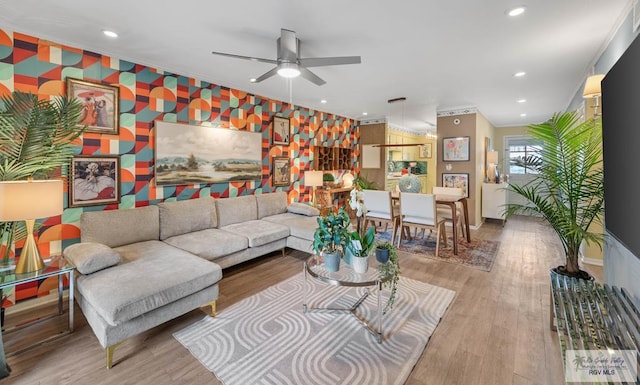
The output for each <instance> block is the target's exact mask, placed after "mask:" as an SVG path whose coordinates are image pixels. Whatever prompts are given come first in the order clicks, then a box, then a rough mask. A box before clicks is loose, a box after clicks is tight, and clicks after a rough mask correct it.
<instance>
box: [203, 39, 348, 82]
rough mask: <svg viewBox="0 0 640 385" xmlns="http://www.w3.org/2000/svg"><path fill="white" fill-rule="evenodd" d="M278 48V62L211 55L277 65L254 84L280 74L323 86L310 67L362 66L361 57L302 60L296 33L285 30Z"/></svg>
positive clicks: (238, 56) (226, 54) (320, 79)
mask: <svg viewBox="0 0 640 385" xmlns="http://www.w3.org/2000/svg"><path fill="white" fill-rule="evenodd" d="M277 46H278V48H277V50H278V58H277V59H276V60H273V59H264V58H258V57H251V56H242V55H235V54H230V53H224V52H215V51H214V52H211V53H212V54H214V55H220V56H226V57H232V58H235V59H244V60H251V61H257V62H262V63H270V64H275V65H276V67H275V68H272V69H271V70H269V71H267V72H265V73H264V74H262V75H260V76H258V77H257V78H255V80H252V83H260V82H261V81H263V80H265V79H268V78H270V77H272V76H274V75H276V74H278V75H280V76H282V77H283V78H295V77H297V76H302V77H303V78H305V79H307V80H308V81H310V82H312V83H313V84H315V85H318V86H321V85H323V84H325V83H326V82H325V81H324V80H323V79H322V78H320V77H319V76H318V75H316V74H314V73H313V72H311V71H309V70H308V69H307V68H308V67H322V66H332V65H343V64H360V56H342V57H316V58H301V57H299V54H300V40H299V39H298V38H297V37H296V33H295V32H294V31H290V30H288V29H284V28H282V29H281V30H280V37H279V38H278V42H277ZM252 79H253V78H252Z"/></svg>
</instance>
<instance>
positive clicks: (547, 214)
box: [505, 112, 604, 278]
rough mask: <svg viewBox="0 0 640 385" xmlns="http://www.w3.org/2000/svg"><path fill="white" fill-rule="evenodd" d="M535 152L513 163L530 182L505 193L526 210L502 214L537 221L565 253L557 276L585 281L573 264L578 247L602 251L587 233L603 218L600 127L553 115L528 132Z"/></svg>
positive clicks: (572, 115) (513, 207)
mask: <svg viewBox="0 0 640 385" xmlns="http://www.w3.org/2000/svg"><path fill="white" fill-rule="evenodd" d="M528 129H529V135H530V136H531V137H532V138H533V139H535V140H537V141H538V142H539V145H540V151H539V153H537V154H533V155H531V156H527V157H526V158H525V159H522V160H519V161H518V162H515V163H516V164H518V165H520V166H524V167H526V168H527V169H530V170H531V171H532V176H533V180H532V181H530V182H529V183H527V184H524V185H521V186H518V185H515V184H510V185H509V190H510V191H512V192H514V193H516V194H518V195H520V196H522V197H524V198H525V199H526V200H527V203H525V204H515V203H512V204H508V205H507V209H506V211H505V214H506V215H507V217H508V216H510V215H513V214H516V213H525V214H534V215H540V216H542V217H543V218H544V219H545V220H546V221H547V222H548V223H549V224H550V225H551V227H552V228H553V230H554V231H555V232H556V234H557V235H558V237H559V238H560V241H561V242H562V247H563V248H564V253H565V265H564V266H558V267H557V268H555V269H554V270H555V271H556V272H557V273H560V274H565V275H570V276H576V277H581V278H589V277H590V276H589V274H588V273H587V272H585V271H582V270H580V267H579V264H578V261H579V253H580V245H581V244H582V242H583V241H586V242H594V243H595V244H597V245H598V246H600V247H602V241H603V236H602V234H600V233H594V232H591V231H589V227H590V226H591V224H592V223H593V222H600V221H601V218H602V215H603V214H604V206H603V203H604V173H603V169H602V127H601V121H600V120H599V119H590V120H587V121H585V122H583V123H579V117H578V114H577V113H576V112H566V113H561V114H554V115H553V117H552V118H551V119H550V120H549V121H547V122H545V123H541V124H534V125H530V126H529V127H528Z"/></svg>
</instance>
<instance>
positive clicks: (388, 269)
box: [376, 242, 400, 314]
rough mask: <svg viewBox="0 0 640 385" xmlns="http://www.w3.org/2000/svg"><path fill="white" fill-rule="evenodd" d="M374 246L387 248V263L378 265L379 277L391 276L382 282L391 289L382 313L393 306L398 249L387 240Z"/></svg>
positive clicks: (397, 278) (396, 287)
mask: <svg viewBox="0 0 640 385" xmlns="http://www.w3.org/2000/svg"><path fill="white" fill-rule="evenodd" d="M376 248H379V249H386V250H389V261H388V262H387V263H381V264H379V265H378V273H379V274H380V276H381V277H385V276H391V278H390V279H389V280H388V281H387V282H385V283H384V287H388V288H389V289H390V291H391V293H390V294H389V299H388V300H387V304H386V305H385V307H384V310H383V311H382V312H383V314H387V312H388V311H389V310H391V309H392V308H393V304H394V303H395V301H396V294H397V293H398V281H400V261H399V260H398V252H397V251H398V250H397V249H396V247H395V246H393V245H392V244H391V243H389V242H378V243H377V244H376Z"/></svg>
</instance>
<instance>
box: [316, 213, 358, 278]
mask: <svg viewBox="0 0 640 385" xmlns="http://www.w3.org/2000/svg"><path fill="white" fill-rule="evenodd" d="M350 224H351V220H350V219H349V215H347V213H346V212H345V211H344V209H343V208H342V207H340V209H339V210H338V213H337V214H336V213H334V212H333V211H329V214H328V215H327V216H324V217H318V228H317V229H316V230H315V232H314V233H313V244H312V246H313V250H314V251H315V252H316V254H321V255H322V256H323V258H324V265H325V269H326V270H327V271H329V272H336V271H338V269H339V268H340V257H341V254H342V251H343V250H344V249H345V247H346V245H347V242H349V240H350V235H349V230H348V228H349V225H350Z"/></svg>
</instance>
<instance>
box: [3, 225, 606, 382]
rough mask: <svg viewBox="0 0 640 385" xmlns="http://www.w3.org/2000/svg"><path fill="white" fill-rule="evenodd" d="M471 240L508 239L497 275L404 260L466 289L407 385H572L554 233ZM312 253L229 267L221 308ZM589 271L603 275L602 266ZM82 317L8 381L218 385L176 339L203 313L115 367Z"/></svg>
mask: <svg viewBox="0 0 640 385" xmlns="http://www.w3.org/2000/svg"><path fill="white" fill-rule="evenodd" d="M472 236H473V237H478V238H484V239H497V240H500V241H501V242H502V243H501V246H500V249H499V255H498V256H497V259H496V262H495V265H494V267H493V270H492V271H491V272H489V273H487V272H483V271H479V270H476V269H472V268H468V267H463V266H460V265H455V264H450V263H446V262H438V261H433V260H430V259H427V258H424V257H420V256H418V255H410V254H403V255H402V259H401V266H402V275H403V276H406V277H410V278H413V279H417V280H421V281H424V282H428V283H431V284H434V285H438V286H442V287H446V288H449V289H452V290H455V291H456V292H457V294H456V298H455V299H454V302H453V304H452V305H451V306H450V308H449V309H448V311H447V313H446V314H445V316H444V318H443V319H442V321H441V322H440V324H439V325H438V327H437V329H436V330H435V332H434V334H433V336H432V338H431V340H430V341H429V343H428V345H427V348H426V349H425V351H424V352H423V354H422V357H421V358H420V360H419V361H418V363H417V364H416V366H415V368H414V369H413V372H412V373H411V376H410V377H409V379H408V381H407V382H406V384H407V385H427V384H429V385H439V384H447V385H453V384H465V385H472V384H491V385H497V384H514V385H515V384H517V385H525V384H563V383H564V377H563V369H562V363H561V361H560V350H559V347H558V340H557V336H556V335H555V333H553V332H551V331H550V329H549V274H548V272H549V268H550V267H554V266H556V265H558V264H560V263H562V258H560V255H561V247H560V243H559V241H558V240H557V239H556V236H555V234H554V233H553V232H552V231H551V230H550V228H549V227H547V226H546V225H544V224H542V223H540V222H539V221H537V220H535V219H531V218H526V217H514V218H512V219H510V220H509V221H507V223H506V225H505V226H504V227H502V226H501V224H500V223H495V222H494V223H485V224H484V225H483V226H482V227H481V228H480V229H479V230H477V231H474V232H472ZM305 256H306V254H305V253H301V252H297V251H294V250H287V255H286V256H285V257H284V258H282V257H280V254H279V253H274V254H272V255H269V256H266V257H263V258H260V259H258V260H256V261H251V262H249V263H245V264H242V265H240V266H236V267H233V268H230V269H228V270H225V271H224V278H223V280H222V282H221V284H220V298H219V301H218V311H219V312H224V311H225V309H226V308H227V307H229V306H230V305H232V304H233V303H235V302H238V301H240V300H242V299H243V298H246V297H248V296H250V295H252V294H254V293H257V292H259V291H261V290H263V289H265V288H267V287H268V286H270V285H273V284H275V283H277V282H279V281H282V280H284V279H286V278H288V277H290V276H292V275H294V274H296V273H298V272H300V271H301V269H302V262H301V261H302V260H303V259H304V257H305ZM590 271H591V272H592V274H594V275H596V276H600V277H601V275H602V273H601V269H598V268H596V269H593V270H590ZM140 279H144V277H140ZM76 311H77V313H76V314H77V317H76V325H75V327H76V331H75V332H74V333H73V334H71V335H69V336H66V337H62V338H61V339H58V340H57V341H54V342H51V343H48V344H45V345H42V346H40V347H38V348H35V349H32V350H29V351H27V352H24V353H22V354H19V355H17V356H13V357H10V358H9V359H8V362H9V364H10V365H11V367H12V369H13V373H12V375H11V377H9V378H7V379H5V380H2V381H0V383H1V384H3V385H4V384H42V385H44V384H95V385H98V384H154V385H161V384H207V385H209V384H219V382H218V381H217V380H216V379H215V377H214V376H213V374H212V373H210V372H209V371H207V370H206V369H205V368H204V367H203V366H202V365H201V364H200V363H199V362H198V361H197V360H196V359H195V358H193V357H192V356H191V354H190V353H189V352H188V351H187V350H186V349H185V348H183V347H182V345H180V344H179V343H178V342H177V341H176V340H175V339H174V338H173V337H172V333H173V332H175V331H177V330H180V329H181V328H184V327H186V326H188V325H190V324H192V323H193V322H196V321H197V320H199V319H201V318H202V317H204V316H205V315H204V312H203V311H201V310H195V311H192V312H190V313H188V314H186V315H184V316H182V317H179V318H177V319H175V320H173V321H171V322H168V323H166V324H164V325H161V326H159V327H157V328H154V329H152V330H150V331H148V332H146V333H143V334H142V335H140V336H137V337H133V338H131V339H129V340H127V341H125V342H124V343H123V344H122V345H120V346H119V347H118V348H117V349H116V353H115V361H116V365H115V366H114V367H113V368H112V369H111V370H107V369H105V367H104V360H105V358H104V355H105V353H104V350H103V349H102V348H101V347H100V345H99V344H98V342H97V340H96V338H95V336H94V335H93V332H92V331H91V329H90V328H89V326H88V325H87V324H86V321H85V320H84V318H83V316H82V313H81V312H80V311H79V309H78V308H77V306H76ZM50 327H53V326H50ZM40 328H43V329H45V330H46V328H47V326H46V325H42V326H40ZM31 338H33V337H32V332H30V333H27V332H22V331H18V332H15V333H13V334H12V335H9V336H7V338H6V344H7V345H8V346H7V348H10V347H11V344H12V343H14V344H15V343H16V342H15V340H19V341H28V340H29V339H31ZM11 340H14V342H11Z"/></svg>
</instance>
